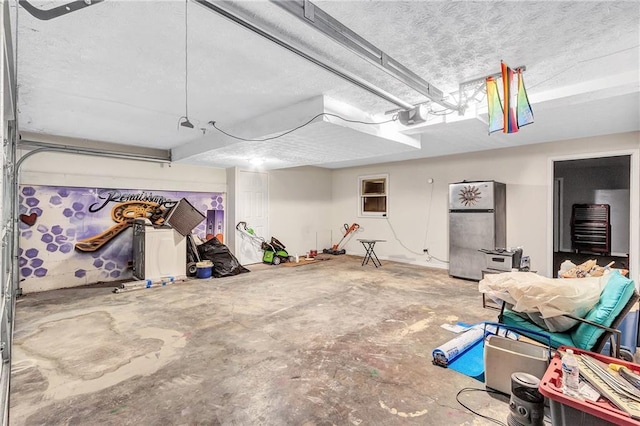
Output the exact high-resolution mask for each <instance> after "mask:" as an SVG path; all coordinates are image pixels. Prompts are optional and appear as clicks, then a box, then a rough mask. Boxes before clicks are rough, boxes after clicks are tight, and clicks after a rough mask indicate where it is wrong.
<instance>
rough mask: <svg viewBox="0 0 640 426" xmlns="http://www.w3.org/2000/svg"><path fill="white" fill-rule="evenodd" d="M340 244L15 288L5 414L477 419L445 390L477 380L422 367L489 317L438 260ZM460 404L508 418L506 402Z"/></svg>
mask: <svg viewBox="0 0 640 426" xmlns="http://www.w3.org/2000/svg"><path fill="white" fill-rule="evenodd" d="M360 261H361V258H359V257H352V256H336V257H332V259H331V260H329V261H323V262H316V263H315V264H309V265H304V266H298V267H287V266H284V265H280V266H277V267H276V266H267V265H253V266H250V267H249V269H251V270H252V272H251V273H247V274H242V275H238V276H235V277H227V278H220V279H201V280H197V279H196V280H191V281H187V282H184V283H178V284H173V285H171V286H167V287H160V288H153V289H145V290H139V291H132V292H127V293H121V294H115V293H113V292H112V291H111V290H112V289H113V288H114V287H115V286H113V285H112V286H109V287H105V286H95V287H90V288H87V287H85V288H75V289H66V290H55V291H50V292H44V293H39V294H29V295H27V296H24V297H22V298H20V299H19V300H18V303H17V310H16V327H15V335H14V347H13V363H12V382H11V408H10V422H11V424H12V425H22V424H56V425H57V424H65V425H74V424H101V425H124V424H129V425H192V424H202V425H218V424H220V425H305V426H310V425H395V424H416V425H417V424H419V425H484V424H487V425H488V424H493V423H492V422H489V421H488V420H485V419H482V418H481V417H479V416H475V415H473V414H471V413H470V412H468V411H467V410H466V409H464V408H463V407H462V406H460V405H459V404H458V403H457V402H456V393H457V392H458V391H459V390H460V389H462V388H465V387H474V388H482V389H483V388H484V384H483V383H481V382H479V381H477V380H475V379H472V378H470V377H467V376H464V375H462V374H459V373H457V372H455V371H453V370H449V369H445V368H441V367H437V366H434V365H432V363H431V360H432V357H431V352H432V350H433V349H434V348H435V347H437V346H438V345H440V344H442V343H444V342H446V341H448V340H450V339H452V338H453V337H455V335H454V334H453V333H452V332H450V331H447V330H445V329H443V328H442V327H440V325H441V324H443V323H448V324H455V323H456V322H457V321H463V322H467V323H474V322H478V321H482V320H492V321H493V320H495V318H496V312H495V311H491V310H487V309H483V308H482V302H481V295H480V293H478V291H477V284H475V283H474V282H469V281H463V280H458V279H453V278H450V277H449V276H448V275H447V272H446V271H444V270H438V269H430V268H424V267H418V266H411V265H406V264H400V263H393V262H384V261H383V266H382V267H381V268H378V269H376V268H375V267H373V266H372V265H367V266H364V267H362V266H360ZM462 398H463V401H464V402H465V403H466V404H467V405H469V406H470V407H472V408H474V409H476V410H478V411H479V412H481V413H482V414H485V415H488V416H492V417H495V418H497V419H498V420H500V421H502V422H506V418H507V415H508V413H509V409H508V405H507V404H508V399H507V398H505V397H492V396H489V395H487V394H486V393H485V392H471V393H468V394H464V395H463V396H462Z"/></svg>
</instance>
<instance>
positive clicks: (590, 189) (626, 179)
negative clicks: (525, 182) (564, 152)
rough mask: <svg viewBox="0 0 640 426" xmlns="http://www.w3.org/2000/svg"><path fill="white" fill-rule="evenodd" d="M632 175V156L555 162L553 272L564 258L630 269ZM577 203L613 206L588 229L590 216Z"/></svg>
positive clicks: (576, 261)
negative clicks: (583, 223) (586, 215)
mask: <svg viewBox="0 0 640 426" xmlns="http://www.w3.org/2000/svg"><path fill="white" fill-rule="evenodd" d="M630 178H631V156H630V155H621V156H611V157H601V158H588V159H579V160H566V161H555V162H554V197H553V199H554V206H553V209H554V215H553V216H554V220H553V237H554V238H553V242H554V247H553V250H554V255H553V268H554V269H553V272H554V273H555V272H556V271H558V269H559V267H560V264H561V263H562V262H563V261H565V260H570V261H572V262H573V263H575V264H580V263H582V262H584V261H586V260H588V259H595V260H597V261H598V265H600V266H605V265H608V264H609V263H610V262H612V261H613V262H615V263H614V264H613V267H614V268H621V269H629V246H630V244H629V239H630V211H631V207H630V202H631V193H630ZM575 206H588V207H591V206H608V207H606V209H607V215H606V219H605V217H604V216H603V217H598V218H594V219H593V222H594V223H592V224H591V225H592V226H591V227H589V223H588V222H589V221H590V220H591V219H587V220H584V218H583V217H582V218H581V217H579V213H576V212H579V211H584V209H582V210H581V209H579V208H576V207H575ZM594 208H595V207H594ZM603 208H604V207H603ZM579 219H583V222H587V227H585V228H581V227H580V226H578V225H577V224H578V223H579V222H580V220H579ZM605 222H606V223H605ZM585 241H587V242H590V243H591V244H589V243H585ZM604 247H606V248H604Z"/></svg>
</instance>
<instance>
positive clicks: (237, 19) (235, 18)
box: [194, 0, 413, 109]
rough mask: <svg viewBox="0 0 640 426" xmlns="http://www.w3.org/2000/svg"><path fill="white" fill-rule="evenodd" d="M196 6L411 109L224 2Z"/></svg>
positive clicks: (198, 0) (205, 1)
mask: <svg viewBox="0 0 640 426" xmlns="http://www.w3.org/2000/svg"><path fill="white" fill-rule="evenodd" d="M194 1H195V2H196V3H197V4H199V5H200V6H202V7H204V8H205V9H207V10H209V11H211V12H215V13H217V14H219V15H221V16H223V17H225V18H227V19H228V20H230V21H232V22H234V23H236V24H238V25H240V26H242V27H244V28H246V29H248V30H250V31H253V32H254V33H256V34H258V35H259V36H261V37H264V38H266V39H267V40H269V41H271V42H273V43H275V44H277V45H279V46H281V47H283V48H285V49H287V50H288V51H290V52H292V53H295V54H296V55H298V56H300V57H302V58H304V59H306V60H307V61H309V62H312V63H313V64H315V65H317V66H319V67H321V68H324V69H325V70H327V71H329V72H330V73H332V74H335V75H337V76H338V77H340V78H342V79H344V80H346V81H348V82H350V83H352V84H354V85H356V86H358V87H360V88H362V89H364V90H366V91H368V92H369V93H372V94H374V95H376V96H378V97H379V98H382V99H384V100H385V101H387V102H390V103H392V104H394V105H397V106H399V107H400V108H404V109H408V108H413V104H412V103H410V102H405V101H403V100H402V99H400V98H398V97H396V96H394V95H392V94H390V93H388V92H386V91H385V90H383V89H381V88H379V87H376V86H374V85H373V84H371V83H369V82H367V81H366V80H364V79H362V78H360V77H358V76H356V75H355V74H352V73H350V72H348V71H345V70H339V69H338V68H336V67H334V66H332V65H329V64H328V63H326V62H323V61H321V60H320V59H318V58H316V57H314V56H312V55H311V54H308V53H306V52H304V51H302V50H301V49H300V48H298V47H295V46H293V45H292V44H290V43H288V42H286V41H284V40H283V39H281V38H279V37H278V36H276V35H274V34H272V33H270V32H268V31H266V30H264V29H262V28H260V27H258V26H257V25H255V24H253V23H251V22H249V21H247V20H246V19H244V18H242V17H241V16H239V15H238V14H235V13H233V12H231V11H230V10H228V9H227V8H224V7H222V6H221V4H223V3H224V2H215V3H213V2H211V1H208V0H194Z"/></svg>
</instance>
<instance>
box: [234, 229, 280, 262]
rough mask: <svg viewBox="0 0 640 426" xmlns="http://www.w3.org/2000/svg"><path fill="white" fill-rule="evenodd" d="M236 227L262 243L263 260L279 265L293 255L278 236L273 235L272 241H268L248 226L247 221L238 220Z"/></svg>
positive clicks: (243, 233) (248, 236) (245, 234)
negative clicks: (290, 254)
mask: <svg viewBox="0 0 640 426" xmlns="http://www.w3.org/2000/svg"><path fill="white" fill-rule="evenodd" d="M236 229H237V230H238V231H239V232H240V233H241V234H242V235H244V236H246V237H247V238H249V239H251V240H252V241H254V242H256V243H258V244H260V249H261V250H262V251H263V252H264V254H263V255H262V261H263V262H264V263H267V264H270V265H279V264H280V263H282V262H290V261H291V260H292V257H291V256H289V253H287V251H286V250H285V248H286V247H285V246H284V244H282V243H281V242H280V241H278V239H277V238H274V237H271V241H266V240H265V239H264V238H263V237H260V236H258V235H256V233H255V231H254V230H253V229H251V228H249V227H247V222H238V224H237V225H236Z"/></svg>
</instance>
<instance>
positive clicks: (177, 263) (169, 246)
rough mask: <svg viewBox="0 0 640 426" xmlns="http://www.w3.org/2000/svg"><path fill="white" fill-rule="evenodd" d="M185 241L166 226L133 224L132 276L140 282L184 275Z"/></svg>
mask: <svg viewBox="0 0 640 426" xmlns="http://www.w3.org/2000/svg"><path fill="white" fill-rule="evenodd" d="M186 263H187V239H186V238H185V237H183V236H182V235H180V234H179V233H178V232H177V231H176V230H174V229H173V228H169V227H160V228H156V227H154V226H151V225H147V224H146V223H145V221H144V219H143V220H136V221H135V222H134V224H133V276H134V277H136V278H138V279H141V280H145V279H146V280H152V281H153V280H157V279H160V278H164V277H175V278H177V277H181V276H185V275H186V269H187V266H186Z"/></svg>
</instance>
